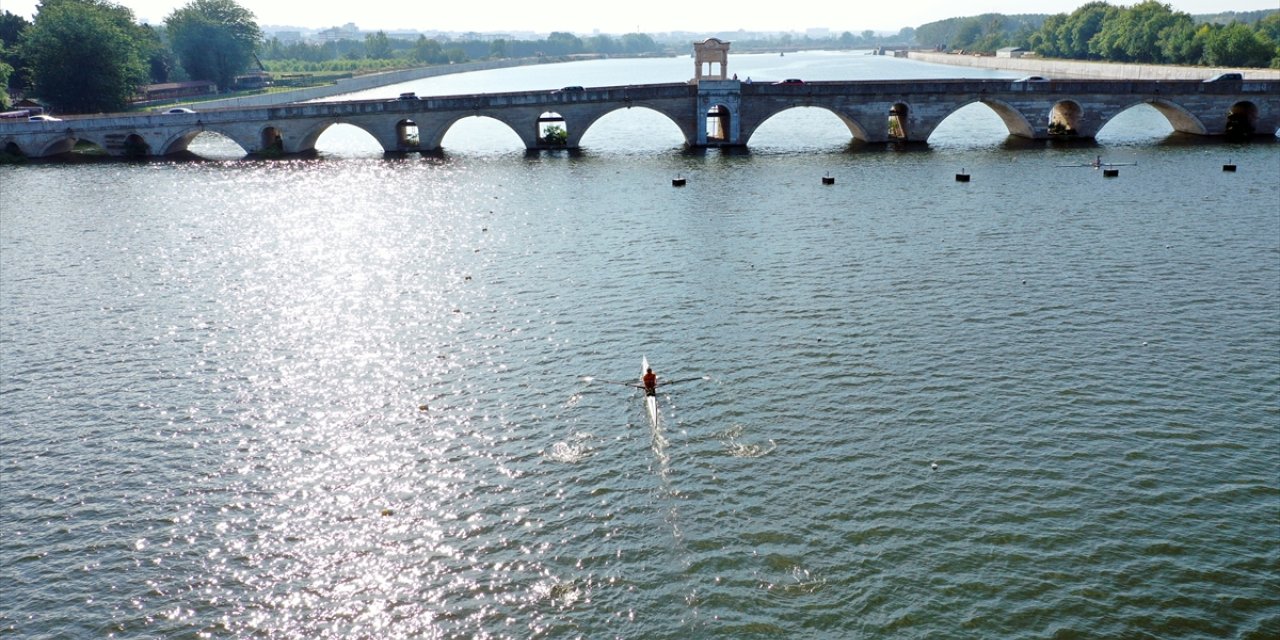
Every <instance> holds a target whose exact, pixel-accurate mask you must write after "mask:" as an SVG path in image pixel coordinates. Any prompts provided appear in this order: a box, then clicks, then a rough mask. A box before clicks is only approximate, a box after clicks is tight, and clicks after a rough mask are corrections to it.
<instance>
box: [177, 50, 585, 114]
mask: <svg viewBox="0 0 1280 640" xmlns="http://www.w3.org/2000/svg"><path fill="white" fill-rule="evenodd" d="M605 57H608V56H604V55H596V54H585V55H573V56H538V57H533V58H508V59H504V60H481V61H477V62H461V63H456V64H442V65H433V66H429V67H416V68H413V69H398V70H396V71H382V72H378V73H367V74H363V75H358V76H353V77H350V78H343V79H341V80H338V81H337V82H335V83H333V84H328V85H324V86H320V87H306V88H302V89H294V90H292V91H276V92H273V93H260V94H257V95H251V96H238V97H235V98H221V99H218V100H207V101H204V102H199V103H194V104H193V105H192V106H194V107H196V108H198V109H217V108H219V107H263V106H269V105H276V104H289V103H293V102H307V101H309V100H319V99H321V98H331V97H333V96H339V95H343V94H347V93H355V92H357V91H365V90H367V89H373V88H375V87H385V86H387V85H392V84H399V83H401V82H409V81H411V80H421V79H423V78H434V77H436V76H443V75H448V74H451V73H468V72H471V71H488V70H490V69H506V68H510V67H524V66H529V65H535V64H555V63H559V62H576V61H579V60H595V59H598V58H605ZM391 97H394V96H391Z"/></svg>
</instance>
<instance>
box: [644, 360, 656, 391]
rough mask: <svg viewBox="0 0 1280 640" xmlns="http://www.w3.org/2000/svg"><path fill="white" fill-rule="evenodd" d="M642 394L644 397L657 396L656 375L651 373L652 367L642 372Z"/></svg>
mask: <svg viewBox="0 0 1280 640" xmlns="http://www.w3.org/2000/svg"><path fill="white" fill-rule="evenodd" d="M644 394H645V395H646V396H656V395H658V374H656V373H654V372H653V367H649V368H648V369H645V371H644Z"/></svg>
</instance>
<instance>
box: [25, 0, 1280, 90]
mask: <svg viewBox="0 0 1280 640" xmlns="http://www.w3.org/2000/svg"><path fill="white" fill-rule="evenodd" d="M725 36H726V37H728V38H730V39H732V38H734V37H735V34H725ZM913 38H914V41H915V42H916V43H917V44H920V45H923V46H926V47H936V48H944V49H946V48H949V49H953V50H965V51H979V52H994V51H995V50H997V49H999V48H1002V47H1010V46H1015V47H1024V48H1027V49H1029V50H1033V51H1035V52H1036V53H1038V54H1040V55H1043V56H1046V57H1055V58H1069V59H1081V60H1111V61H1117V62H1144V63H1168V64H1191V65H1209V66H1220V67H1268V66H1269V67H1273V68H1280V10H1267V11H1255V12H1248V13H1234V12H1228V13H1224V14H1219V15H1212V16H1196V17H1193V16H1191V15H1189V14H1186V13H1183V12H1177V11H1173V10H1172V9H1171V8H1170V6H1169V5H1166V4H1162V3H1160V2H1158V1H1156V0H1146V1H1145V2H1141V3H1139V4H1135V5H1132V6H1128V7H1124V6H1114V5H1111V4H1108V3H1106V2H1090V3H1088V4H1085V5H1083V6H1081V7H1080V8H1078V9H1076V10H1075V11H1073V12H1071V13H1070V14H1066V13H1062V14H1055V15H1042V14H1029V15H1012V16H1009V15H1002V14H984V15H980V16H972V17H966V18H951V19H948V20H940V21H937V22H931V23H928V24H925V25H921V26H920V27H917V28H914V29H913V28H911V27H907V28H904V29H902V30H901V31H900V32H899V33H897V34H896V35H882V34H876V33H874V32H872V31H864V32H862V33H861V34H857V35H855V34H853V33H850V32H844V33H842V34H840V35H839V36H832V37H829V38H825V39H811V38H808V37H804V36H802V37H799V38H796V37H793V36H791V35H790V34H781V35H779V36H777V37H773V38H768V39H765V40H754V39H746V40H743V39H738V40H737V41H735V43H734V44H735V45H736V48H738V49H739V50H751V49H753V48H755V49H761V48H768V47H775V48H776V47H783V48H788V47H790V48H806V47H833V48H842V49H851V48H860V47H874V46H879V45H882V44H893V45H895V46H897V45H905V44H908V43H909V42H910V41H911V40H912V39H913ZM722 39H725V38H722ZM650 53H671V49H670V47H668V46H667V45H664V44H662V43H658V42H655V41H654V39H653V38H651V37H650V36H648V35H646V34H642V33H632V34H626V35H623V36H620V37H616V38H615V37H611V36H607V35H595V36H591V37H588V38H581V37H578V36H576V35H574V34H572V33H565V32H555V33H552V34H550V35H549V36H548V37H547V38H546V39H543V40H521V39H505V38H504V39H485V38H481V37H480V36H479V35H474V36H472V37H466V36H464V37H462V38H459V39H456V40H452V39H443V40H438V39H433V38H427V37H426V36H419V37H418V38H417V39H416V40H413V39H400V38H392V37H389V36H387V34H386V33H384V32H381V31H380V32H377V33H372V34H366V35H365V36H364V37H363V39H348V40H337V41H328V42H322V43H307V42H294V43H284V42H281V41H280V40H279V39H277V38H270V39H264V37H263V33H262V31H261V29H260V28H259V27H258V24H257V23H256V22H255V21H254V16H253V14H252V13H251V12H249V11H248V10H246V9H245V8H244V7H241V6H240V5H239V4H237V3H236V1H235V0H192V1H191V2H190V3H189V4H187V5H185V6H183V7H181V8H179V9H176V10H174V11H173V13H171V14H170V15H169V16H167V17H166V18H165V20H164V22H163V24H160V25H146V24H140V23H138V22H137V21H136V19H135V18H134V15H133V12H132V11H130V10H129V9H127V8H125V7H122V6H119V5H116V4H114V3H112V2H110V1H109V0H41V2H40V5H39V7H38V8H37V13H36V16H35V18H34V20H32V21H27V20H26V19H24V18H22V17H21V16H18V15H15V14H12V13H10V12H8V11H5V12H4V13H3V15H0V108H8V107H9V105H10V103H11V100H10V96H11V95H30V96H36V97H38V98H39V99H40V100H42V101H43V102H44V103H45V104H47V105H49V106H50V107H51V108H53V109H54V110H56V111H59V112H64V113H91V112H109V111H120V110H123V109H124V108H126V107H127V106H128V105H129V103H130V101H132V100H133V99H134V98H135V97H136V96H137V95H138V93H139V89H140V87H142V86H144V85H146V84H151V83H162V82H173V81H181V80H206V81H211V82H213V83H215V84H216V85H217V86H218V88H219V89H220V90H228V89H231V88H232V87H234V85H235V79H236V76H237V75H239V74H242V73H244V72H245V71H247V70H249V69H253V68H257V69H261V70H263V71H270V72H273V73H278V74H286V73H314V72H356V71H371V70H380V69H390V68H405V67H412V66H421V65H432V64H448V63H453V62H464V61H467V60H475V59H501V58H516V57H531V56H540V55H545V56H566V55H575V54H605V55H644V54H650Z"/></svg>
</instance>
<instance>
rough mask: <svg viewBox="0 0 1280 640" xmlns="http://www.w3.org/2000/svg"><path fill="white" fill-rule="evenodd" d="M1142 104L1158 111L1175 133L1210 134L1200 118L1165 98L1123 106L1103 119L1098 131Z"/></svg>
mask: <svg viewBox="0 0 1280 640" xmlns="http://www.w3.org/2000/svg"><path fill="white" fill-rule="evenodd" d="M1140 104H1145V105H1150V106H1151V107H1154V108H1155V110H1156V111H1159V112H1160V115H1162V116H1164V118H1165V120H1168V121H1169V125H1170V126H1172V127H1173V130H1174V131H1179V132H1182V133H1192V134H1195V135H1200V136H1203V135H1207V134H1208V133H1209V129H1208V128H1207V127H1205V125H1204V122H1202V121H1201V120H1200V118H1197V117H1196V115H1195V114H1193V113H1191V112H1190V111H1188V110H1187V108H1186V107H1184V106H1182V105H1180V104H1178V103H1176V102H1173V101H1171V100H1167V99H1165V98H1152V99H1148V100H1142V101H1138V102H1131V103H1129V104H1126V105H1123V106H1121V107H1120V108H1119V109H1117V110H1116V112H1115V113H1114V114H1112V115H1111V116H1110V117H1107V118H1104V119H1102V120H1101V122H1099V123H1098V129H1099V130H1101V129H1102V127H1104V126H1106V124H1107V123H1108V122H1111V121H1112V120H1113V119H1115V117H1116V116H1118V115H1120V114H1121V113H1124V112H1125V111H1128V110H1129V109H1132V108H1133V107H1136V106H1138V105H1140Z"/></svg>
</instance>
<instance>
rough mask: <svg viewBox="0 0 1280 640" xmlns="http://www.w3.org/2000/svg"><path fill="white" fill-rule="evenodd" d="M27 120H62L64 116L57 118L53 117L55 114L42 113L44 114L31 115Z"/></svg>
mask: <svg viewBox="0 0 1280 640" xmlns="http://www.w3.org/2000/svg"><path fill="white" fill-rule="evenodd" d="M27 120H30V121H32V122H62V118H55V117H53V116H47V115H45V114H43V113H42V114H40V115H35V116H31V117H29V118H27Z"/></svg>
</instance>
